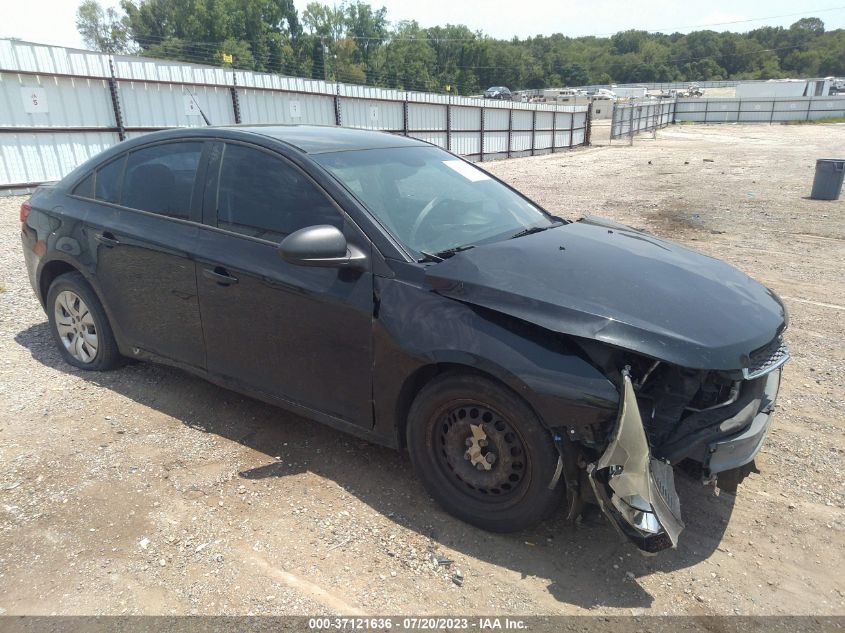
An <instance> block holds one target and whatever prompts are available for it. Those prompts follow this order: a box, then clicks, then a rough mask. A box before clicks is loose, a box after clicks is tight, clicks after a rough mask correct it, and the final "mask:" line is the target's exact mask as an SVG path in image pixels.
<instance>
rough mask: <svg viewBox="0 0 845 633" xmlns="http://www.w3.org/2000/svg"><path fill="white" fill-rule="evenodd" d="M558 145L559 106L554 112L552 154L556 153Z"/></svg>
mask: <svg viewBox="0 0 845 633" xmlns="http://www.w3.org/2000/svg"><path fill="white" fill-rule="evenodd" d="M556 144H557V106H555V109H554V110H553V111H552V154H554V153H555V145H556Z"/></svg>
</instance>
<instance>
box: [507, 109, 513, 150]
mask: <svg viewBox="0 0 845 633" xmlns="http://www.w3.org/2000/svg"><path fill="white" fill-rule="evenodd" d="M512 136H513V107H510V108H508V158H510V157H511V138H512Z"/></svg>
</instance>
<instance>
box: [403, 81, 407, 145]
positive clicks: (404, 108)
mask: <svg viewBox="0 0 845 633" xmlns="http://www.w3.org/2000/svg"><path fill="white" fill-rule="evenodd" d="M402 133H403V134H404V135H405V136H408V91H407V90H406V91H405V101H403V102H402Z"/></svg>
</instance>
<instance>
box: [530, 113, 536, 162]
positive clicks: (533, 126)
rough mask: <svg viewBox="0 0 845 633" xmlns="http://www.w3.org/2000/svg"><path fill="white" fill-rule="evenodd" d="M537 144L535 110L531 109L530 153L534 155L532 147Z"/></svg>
mask: <svg viewBox="0 0 845 633" xmlns="http://www.w3.org/2000/svg"><path fill="white" fill-rule="evenodd" d="M536 146H537V110H532V111H531V155H532V156H534V148H535V147H536Z"/></svg>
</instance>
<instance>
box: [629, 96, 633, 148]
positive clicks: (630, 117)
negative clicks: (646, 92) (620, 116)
mask: <svg viewBox="0 0 845 633" xmlns="http://www.w3.org/2000/svg"><path fill="white" fill-rule="evenodd" d="M628 110H629V111H630V112H631V114H629V115H628V138H629V140H628V145H633V144H634V106H633V105H631V106H630V107H629V108H628Z"/></svg>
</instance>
